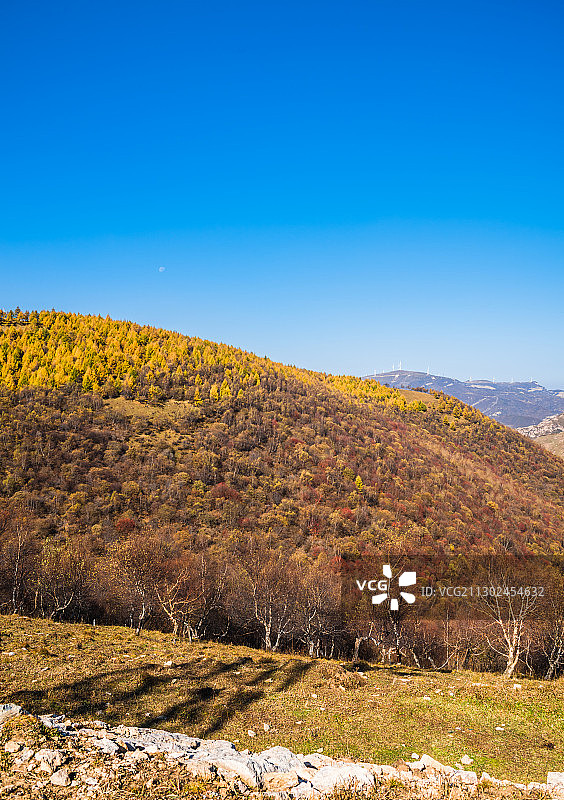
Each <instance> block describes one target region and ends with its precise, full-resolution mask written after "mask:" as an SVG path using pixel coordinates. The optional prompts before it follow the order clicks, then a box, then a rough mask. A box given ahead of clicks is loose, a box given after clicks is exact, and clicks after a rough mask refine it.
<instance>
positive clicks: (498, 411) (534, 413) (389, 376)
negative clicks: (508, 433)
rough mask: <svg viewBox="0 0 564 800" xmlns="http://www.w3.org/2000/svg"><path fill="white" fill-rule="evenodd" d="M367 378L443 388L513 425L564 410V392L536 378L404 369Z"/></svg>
mask: <svg viewBox="0 0 564 800" xmlns="http://www.w3.org/2000/svg"><path fill="white" fill-rule="evenodd" d="M366 378H373V379H375V380H377V381H379V382H380V383H382V384H384V385H386V386H390V387H393V388H396V389H403V388H410V389H416V388H424V389H426V390H428V391H437V392H444V393H445V394H447V395H451V396H452V397H456V398H457V399H458V400H462V401H463V402H464V403H468V405H471V406H474V408H477V409H479V410H480V411H481V412H482V413H483V414H487V415H488V416H489V417H493V419H495V420H497V422H501V423H502V424H503V425H509V426H510V427H511V428H525V427H528V426H530V425H537V424H538V423H539V422H541V420H543V419H546V417H549V416H552V415H554V414H559V413H561V412H562V411H564V392H560V391H557V390H552V389H546V388H545V387H544V386H541V385H540V384H539V383H537V382H536V381H520V382H514V383H506V382H502V381H500V382H497V381H496V382H494V381H488V380H479V379H476V380H468V381H459V380H456V378H448V377H445V376H441V375H429V374H427V373H426V372H412V371H410V370H401V369H397V370H392V371H391V372H381V373H379V374H377V375H367V376H366Z"/></svg>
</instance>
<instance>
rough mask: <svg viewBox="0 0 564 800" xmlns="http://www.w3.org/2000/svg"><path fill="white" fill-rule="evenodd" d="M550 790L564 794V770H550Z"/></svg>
mask: <svg viewBox="0 0 564 800" xmlns="http://www.w3.org/2000/svg"><path fill="white" fill-rule="evenodd" d="M546 785H547V786H548V789H549V791H554V792H557V793H558V794H564V772H549V773H548V775H547V776H546Z"/></svg>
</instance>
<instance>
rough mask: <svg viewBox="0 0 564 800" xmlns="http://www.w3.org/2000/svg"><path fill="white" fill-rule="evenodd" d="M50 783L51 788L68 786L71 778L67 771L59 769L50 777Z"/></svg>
mask: <svg viewBox="0 0 564 800" xmlns="http://www.w3.org/2000/svg"><path fill="white" fill-rule="evenodd" d="M50 781H51V783H52V784H53V786H70V783H71V778H70V775H69V772H68V770H66V769H59V770H57V772H54V773H53V774H52V775H51V778H50Z"/></svg>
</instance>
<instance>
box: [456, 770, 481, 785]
mask: <svg viewBox="0 0 564 800" xmlns="http://www.w3.org/2000/svg"><path fill="white" fill-rule="evenodd" d="M451 780H452V781H453V783H464V784H467V785H474V786H475V785H476V784H477V783H478V776H477V775H476V773H475V772H469V771H467V770H464V769H459V770H456V772H453V773H452V775H451Z"/></svg>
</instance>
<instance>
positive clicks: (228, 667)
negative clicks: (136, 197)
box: [5, 657, 313, 738]
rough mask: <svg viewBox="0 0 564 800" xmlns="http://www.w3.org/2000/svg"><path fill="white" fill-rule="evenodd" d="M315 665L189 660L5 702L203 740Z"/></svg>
mask: <svg viewBox="0 0 564 800" xmlns="http://www.w3.org/2000/svg"><path fill="white" fill-rule="evenodd" d="M249 662H251V663H252V664H254V665H256V667H257V671H256V673H255V674H247V675H245V674H243V670H242V669H241V668H243V667H245V666H248V665H249ZM312 666H313V662H305V661H301V660H299V659H295V660H293V661H290V662H285V663H283V664H280V663H278V662H276V661H275V660H274V659H270V658H264V659H261V660H259V661H258V662H253V660H252V659H250V658H248V657H242V658H236V659H233V660H231V661H230V660H227V661H220V662H215V663H213V664H206V663H205V662H198V661H185V662H183V663H181V664H175V665H174V666H173V667H170V668H164V667H163V666H161V665H157V664H142V665H139V666H127V667H125V668H120V669H115V670H108V671H104V672H99V673H96V674H93V675H89V676H87V677H85V678H81V679H79V680H76V681H70V682H64V683H63V682H60V683H58V684H56V685H54V686H51V687H46V688H41V689H30V690H25V689H23V690H20V691H16V692H12V693H11V694H10V695H9V696H7V697H6V698H5V702H13V703H17V704H18V705H21V706H22V707H23V708H25V709H26V710H27V711H30V712H32V713H35V714H52V713H65V714H66V715H67V716H69V717H73V718H85V717H99V718H102V719H103V720H104V721H106V722H111V723H118V722H123V721H125V720H127V722H128V724H133V725H136V726H138V727H141V726H143V727H152V726H156V725H157V724H159V725H160V726H161V727H162V723H163V722H164V723H166V727H167V728H170V729H172V730H177V731H185V732H189V733H191V734H192V735H196V736H199V737H202V738H205V737H208V736H210V735H212V734H214V733H216V732H217V731H218V730H220V729H221V728H222V727H223V726H224V725H225V724H226V723H227V722H229V721H230V720H231V719H232V718H233V717H235V716H237V715H238V714H241V713H243V712H244V711H246V710H247V709H249V708H250V707H251V706H253V705H254V704H255V703H257V702H258V701H260V700H261V699H262V698H263V697H264V696H265V687H264V686H262V684H264V683H265V681H267V680H268V681H271V682H272V683H273V687H272V688H273V690H274V691H276V692H284V691H286V690H287V689H289V688H290V687H291V686H292V685H294V684H295V683H296V682H297V681H299V680H300V679H301V678H303V676H304V675H305V674H306V673H307V671H308V670H309V669H310V668H311V667H312ZM236 673H239V674H236ZM173 681H174V683H173ZM179 696H180V699H179Z"/></svg>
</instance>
